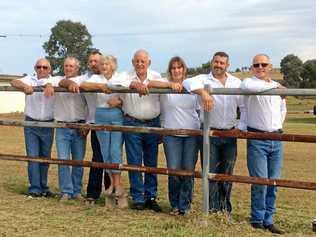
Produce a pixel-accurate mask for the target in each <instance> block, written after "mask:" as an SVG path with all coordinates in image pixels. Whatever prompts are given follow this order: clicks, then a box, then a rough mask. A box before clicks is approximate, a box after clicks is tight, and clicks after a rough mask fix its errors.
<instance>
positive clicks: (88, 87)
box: [80, 82, 112, 93]
mask: <svg viewBox="0 0 316 237" xmlns="http://www.w3.org/2000/svg"><path fill="white" fill-rule="evenodd" d="M80 88H81V89H83V90H85V91H94V90H100V91H102V92H103V93H111V92H112V91H111V90H110V88H109V87H108V86H107V85H106V84H104V83H97V82H83V83H81V85H80Z"/></svg>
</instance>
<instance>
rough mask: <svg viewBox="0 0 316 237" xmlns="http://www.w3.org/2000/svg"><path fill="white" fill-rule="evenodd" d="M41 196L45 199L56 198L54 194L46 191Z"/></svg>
mask: <svg viewBox="0 0 316 237" xmlns="http://www.w3.org/2000/svg"><path fill="white" fill-rule="evenodd" d="M42 196H43V197H46V198H54V197H55V196H56V194H55V193H52V192H51V191H49V190H48V191H46V192H44V193H42Z"/></svg>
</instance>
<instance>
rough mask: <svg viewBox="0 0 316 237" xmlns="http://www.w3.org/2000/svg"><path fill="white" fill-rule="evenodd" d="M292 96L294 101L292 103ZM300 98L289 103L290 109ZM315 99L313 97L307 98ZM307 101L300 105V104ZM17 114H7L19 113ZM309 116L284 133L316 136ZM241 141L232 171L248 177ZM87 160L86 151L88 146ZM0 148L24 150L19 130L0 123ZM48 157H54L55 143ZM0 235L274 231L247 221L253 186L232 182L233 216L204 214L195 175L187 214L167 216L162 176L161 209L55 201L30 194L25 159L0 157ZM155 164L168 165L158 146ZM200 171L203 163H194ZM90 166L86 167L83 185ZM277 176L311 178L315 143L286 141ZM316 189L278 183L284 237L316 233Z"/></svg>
mask: <svg viewBox="0 0 316 237" xmlns="http://www.w3.org/2000/svg"><path fill="white" fill-rule="evenodd" d="M292 102H293V103H292ZM297 102H298V101H296V100H293V101H292V100H291V101H289V107H291V106H292V104H293V105H295V103H297ZM311 103H312V102H311ZM304 107H305V104H304ZM17 116H18V117H20V115H5V116H2V117H1V119H2V118H3V117H6V118H16V117H17ZM315 117H316V116H313V115H291V116H289V117H288V118H287V120H286V124H285V130H286V132H288V133H298V134H316V124H315V122H316V121H315ZM245 146H246V144H245V140H240V141H239V144H238V149H239V151H238V160H237V163H236V167H235V174H239V175H248V172H247V167H246V159H245V157H246V153H245ZM87 147H88V150H87V154H86V159H90V157H91V150H90V148H89V145H88V146H87ZM0 150H1V153H11V154H17V155H18V154H19V155H20V154H24V140H23V129H22V128H14V127H0ZM52 156H53V157H56V151H55V147H54V149H53V155H52ZM0 162H1V165H0V177H1V179H0V193H1V196H0V236H1V237H4V236H179V237H180V236H271V234H269V233H268V232H264V231H254V230H252V228H251V227H250V226H249V224H248V218H249V207H250V206H249V205H250V202H249V198H250V186H249V185H246V184H234V186H233V192H232V201H233V215H232V219H231V221H229V220H227V218H226V217H225V216H224V215H209V216H205V215H203V213H202V212H201V207H202V201H201V200H202V192H201V181H200V180H196V181H195V192H194V202H193V205H192V211H191V213H190V214H189V215H188V216H185V217H172V216H170V215H169V214H168V211H169V202H168V198H167V177H166V176H159V187H158V188H159V203H160V204H161V206H162V208H163V213H161V214H155V213H153V212H151V211H148V210H147V211H142V212H138V211H134V210H130V209H125V210H112V211H110V210H106V209H105V208H104V206H103V202H104V198H103V197H102V198H101V200H100V201H99V202H98V203H97V204H96V205H95V206H85V205H84V204H83V203H80V202H76V201H69V202H67V203H59V202H58V200H57V199H45V198H40V199H27V198H26V196H25V193H26V192H27V186H28V181H27V172H26V163H23V162H10V161H2V160H1V161H0ZM159 166H160V167H165V161H164V156H163V153H162V147H161V148H160V155H159ZM196 168H197V169H199V168H200V164H197V166H196ZM87 175H88V170H87V169H86V170H85V176H84V191H85V189H86V184H87V178H88V177H87ZM282 177H283V178H285V179H294V180H302V181H313V182H315V181H316V149H315V144H308V143H285V160H284V168H283V174H282ZM123 180H124V186H125V188H126V189H128V178H127V174H126V173H123ZM49 184H50V187H51V189H52V190H53V191H55V192H57V191H58V180H57V167H56V166H53V165H52V166H51V167H50V171H49ZM315 200H316V192H315V191H306V190H297V189H285V188H280V189H279V192H278V201H277V214H276V216H275V221H276V223H277V225H279V226H281V227H282V228H283V229H284V230H285V231H286V232H287V234H286V235H285V236H315V235H313V232H312V231H311V222H312V220H313V219H314V218H316V202H315Z"/></svg>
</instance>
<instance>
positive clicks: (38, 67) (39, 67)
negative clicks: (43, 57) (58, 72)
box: [36, 65, 48, 70]
mask: <svg viewBox="0 0 316 237" xmlns="http://www.w3.org/2000/svg"><path fill="white" fill-rule="evenodd" d="M41 68H43V69H44V70H47V69H48V66H42V65H38V66H36V69H41Z"/></svg>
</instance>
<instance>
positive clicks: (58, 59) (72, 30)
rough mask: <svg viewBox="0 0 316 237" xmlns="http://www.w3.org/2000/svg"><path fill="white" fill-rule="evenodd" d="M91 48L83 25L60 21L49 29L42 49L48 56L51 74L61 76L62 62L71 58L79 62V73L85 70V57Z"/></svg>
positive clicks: (89, 36)
mask: <svg viewBox="0 0 316 237" xmlns="http://www.w3.org/2000/svg"><path fill="white" fill-rule="evenodd" d="M91 46H92V41H91V35H90V33H89V32H88V29H87V27H86V26H85V25H83V24H82V23H80V22H72V21H70V20H61V21H58V22H57V23H56V25H55V26H54V27H53V28H52V29H51V35H50V37H49V40H48V41H47V42H45V43H44V45H43V48H44V50H45V52H46V53H47V54H48V56H47V59H48V60H50V62H51V64H52V69H53V72H54V73H56V74H62V71H63V66H62V65H63V61H64V59H65V58H66V57H67V56H73V57H76V58H78V59H79V61H80V62H81V71H83V70H86V65H87V57H88V53H89V50H90V48H91Z"/></svg>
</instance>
